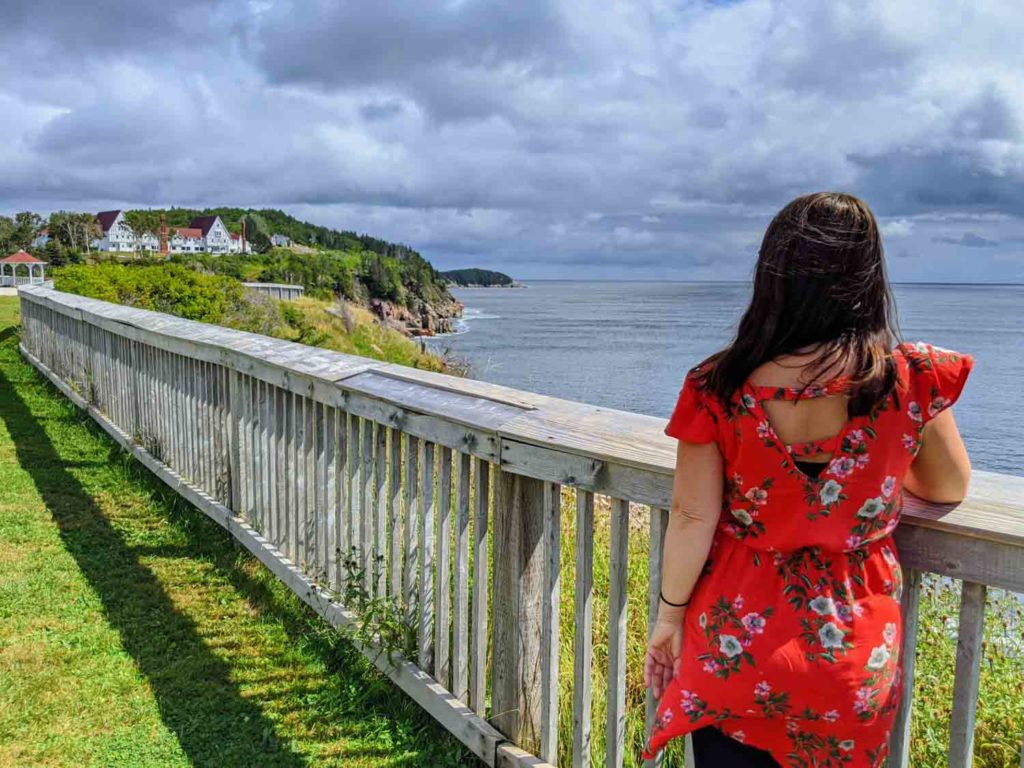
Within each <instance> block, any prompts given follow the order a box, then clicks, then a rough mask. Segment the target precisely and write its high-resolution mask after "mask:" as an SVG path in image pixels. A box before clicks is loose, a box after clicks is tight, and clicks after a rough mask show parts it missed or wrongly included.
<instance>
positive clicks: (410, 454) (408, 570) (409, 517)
mask: <svg viewBox="0 0 1024 768" xmlns="http://www.w3.org/2000/svg"><path fill="white" fill-rule="evenodd" d="M419 457H420V441H419V438H417V437H413V436H412V435H406V436H405V479H404V483H405V528H404V529H403V531H402V537H403V540H404V542H403V543H404V548H405V585H404V587H405V606H406V620H407V621H408V622H409V623H410V624H415V622H416V620H417V618H418V610H417V607H416V588H417V587H418V586H419V585H418V581H419V575H420V565H419V564H420V558H419V536H418V530H419V528H418V525H417V520H418V518H417V513H418V512H419V505H420V502H419V493H420V473H419V468H420V458H419Z"/></svg>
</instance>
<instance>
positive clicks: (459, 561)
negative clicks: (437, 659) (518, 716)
mask: <svg viewBox="0 0 1024 768" xmlns="http://www.w3.org/2000/svg"><path fill="white" fill-rule="evenodd" d="M471 462H472V458H471V457H470V455H469V454H468V453H461V452H460V453H458V454H456V460H455V466H456V469H455V485H456V490H455V570H454V574H453V579H454V586H453V592H454V606H453V616H452V687H451V691H452V693H454V694H455V698H457V699H459V700H460V701H467V700H468V699H469V494H470V467H471Z"/></svg>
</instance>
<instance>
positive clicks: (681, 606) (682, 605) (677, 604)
mask: <svg viewBox="0 0 1024 768" xmlns="http://www.w3.org/2000/svg"><path fill="white" fill-rule="evenodd" d="M658 597H660V598H661V602H663V603H665V605H671V606H672V607H673V608H685V607H686V606H688V605H689V604H690V601H689V600H687V601H686V602H685V603H673V602H672V601H670V600H666V599H665V593H664V592H662V591H661V590H660V589H659V590H658Z"/></svg>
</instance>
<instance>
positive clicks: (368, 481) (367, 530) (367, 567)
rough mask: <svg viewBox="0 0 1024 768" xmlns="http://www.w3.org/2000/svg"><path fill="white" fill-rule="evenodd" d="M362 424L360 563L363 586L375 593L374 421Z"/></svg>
mask: <svg viewBox="0 0 1024 768" xmlns="http://www.w3.org/2000/svg"><path fill="white" fill-rule="evenodd" d="M360 421H362V422H363V425H362V443H361V444H360V449H359V458H360V460H361V463H362V474H361V479H362V484H363V485H362V491H361V493H360V500H361V502H362V503H361V504H360V505H359V532H360V541H359V550H360V560H359V562H360V565H361V567H362V569H363V574H364V579H363V586H364V587H365V588H366V591H367V593H368V594H371V595H372V594H373V588H374V586H375V584H376V583H377V579H376V575H375V572H374V571H375V569H376V567H377V563H376V562H375V561H374V544H375V541H374V530H373V523H374V519H375V518H376V511H375V509H374V503H373V502H374V499H373V491H374V486H373V465H374V461H373V422H372V421H369V420H368V419H360Z"/></svg>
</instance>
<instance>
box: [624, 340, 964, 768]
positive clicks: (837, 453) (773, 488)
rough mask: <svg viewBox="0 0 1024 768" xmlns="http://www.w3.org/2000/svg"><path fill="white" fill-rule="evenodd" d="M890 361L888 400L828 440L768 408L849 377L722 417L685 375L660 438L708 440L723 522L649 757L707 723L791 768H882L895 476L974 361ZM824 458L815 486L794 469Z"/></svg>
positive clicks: (894, 568) (892, 675)
mask: <svg viewBox="0 0 1024 768" xmlns="http://www.w3.org/2000/svg"><path fill="white" fill-rule="evenodd" d="M893 355H894V359H895V361H896V365H897V370H898V383H897V387H896V390H895V391H894V392H893V393H892V394H891V395H890V396H888V397H887V398H884V399H883V400H881V401H879V402H878V403H876V405H875V406H874V407H873V408H872V409H871V412H870V413H867V414H864V415H860V416H853V417H851V418H850V419H849V420H848V422H847V424H846V425H845V427H844V428H843V429H842V430H841V431H840V432H839V433H838V434H836V435H833V436H832V437H830V438H827V439H824V440H812V441H807V442H804V443H796V444H786V443H784V441H783V440H781V439H780V437H779V436H778V435H777V434H776V432H775V430H774V429H773V428H772V425H771V422H770V420H769V418H768V415H767V413H766V412H765V409H764V407H763V403H764V402H765V401H767V400H778V399H799V398H805V397H825V396H828V395H833V394H836V393H840V392H844V391H847V386H848V380H847V379H846V378H845V377H837V378H835V379H833V380H830V381H828V382H825V383H824V384H818V385H815V386H813V387H809V388H807V389H805V390H803V391H802V392H801V391H799V390H797V389H796V388H790V387H764V386H759V385H754V384H752V383H750V382H748V383H746V384H745V385H744V386H743V387H742V388H741V390H740V391H739V392H737V393H736V395H735V396H734V401H733V402H732V403H731V405H732V406H733V407H732V408H730V409H726V408H724V407H723V406H722V404H721V403H718V402H716V401H715V400H714V398H713V397H712V396H711V395H710V394H708V393H705V392H703V391H701V390H700V388H699V387H698V385H697V381H696V378H695V375H694V374H696V373H698V372H699V367H698V368H695V369H693V370H692V371H691V372H690V374H689V375H687V377H686V379H685V381H684V383H683V387H682V389H681V391H680V393H679V399H678V401H677V404H676V407H675V410H674V411H673V413H672V417H671V419H670V420H669V423H668V425H667V426H666V428H665V432H666V434H668V435H671V436H673V437H676V438H677V439H679V440H685V441H690V442H698V443H707V442H712V441H714V442H716V443H717V444H718V446H719V449H720V450H721V452H722V456H723V459H724V464H725V476H724V478H723V496H722V513H721V516H720V518H719V523H718V528H717V530H716V533H715V537H714V540H713V542H712V546H711V551H710V554H709V556H708V561H707V563H706V564H705V566H704V569H703V571H702V574H701V577H700V579H699V580H698V582H697V584H696V586H695V588H694V591H693V594H692V595H691V597H690V605H689V608H688V609H687V611H686V614H685V617H684V624H683V635H684V640H683V650H682V658H681V661H680V668H679V672H678V674H677V676H676V677H675V679H674V680H673V681H672V683H671V684H670V685H669V687H668V689H667V690H666V691H665V693H664V694H663V696H662V698H661V701H660V702H659V705H658V711H657V716H656V718H655V722H654V727H653V728H652V732H651V735H650V738H649V741H648V744H647V748H646V750H645V753H644V754H645V756H646V757H651V756H653V755H654V754H655V753H656V752H657V751H658V750H659V749H661V748H662V747H663V746H664V745H665V743H666V742H668V741H669V740H670V739H673V738H677V737H679V736H682V735H684V734H685V733H688V732H690V731H692V730H694V729H696V728H700V727H703V726H705V725H711V724H714V725H716V726H717V727H718V728H720V729H721V730H722V731H724V732H725V733H727V734H728V735H730V736H732V737H733V738H735V739H737V740H739V741H743V742H744V743H747V744H751V745H754V746H756V747H758V748H760V749H764V750H767V751H768V752H770V753H771V754H772V755H773V757H774V758H775V759H776V760H777V761H778V762H779V763H780V764H782V765H785V766H795V767H796V768H806V767H808V766H820V767H821V768H829V767H839V766H842V767H843V768H875V767H876V766H880V765H882V763H883V762H884V759H885V756H886V754H887V751H888V740H889V734H890V731H891V729H892V724H893V719H894V717H895V713H896V707H897V702H898V701H899V693H900V685H901V683H900V647H901V646H900V643H901V639H902V626H903V625H902V617H901V615H900V608H899V599H900V593H901V591H902V588H903V579H902V573H901V571H900V567H899V561H898V559H897V556H896V552H895V547H894V544H893V541H892V538H891V534H892V532H893V530H894V529H895V527H896V525H897V523H898V522H899V517H900V512H901V509H902V501H903V490H902V482H901V478H903V477H904V476H905V474H906V472H907V469H908V468H909V467H910V464H911V462H912V461H913V459H914V457H915V456H916V455H917V452H918V450H919V449H920V446H921V434H922V432H923V430H924V426H925V424H927V423H928V422H929V421H930V420H931V419H933V418H935V417H936V416H937V415H938V414H939V413H941V412H942V411H943V410H945V409H946V408H948V407H949V406H951V405H952V404H953V403H954V402H956V400H957V398H958V397H959V396H960V393H961V391H962V389H963V386H964V383H965V381H966V379H967V376H968V374H969V373H970V371H971V368H972V366H973V363H974V358H973V357H972V356H971V355H968V354H962V353H959V352H955V351H953V350H948V349H943V348H941V347H937V346H934V345H932V344H927V343H925V342H918V343H916V344H910V343H903V344H900V345H898V346H897V347H896V348H895V349H894V350H893ZM821 453H828V454H831V458H830V459H829V461H828V464H827V466H826V467H825V469H824V470H823V471H822V472H821V473H820V474H819V475H818V476H817V477H811V476H809V475H806V474H804V472H802V471H801V470H800V469H799V467H797V465H796V463H795V461H796V460H798V459H801V458H803V457H806V456H813V455H816V454H821Z"/></svg>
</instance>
